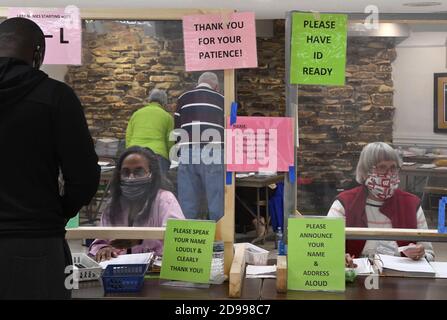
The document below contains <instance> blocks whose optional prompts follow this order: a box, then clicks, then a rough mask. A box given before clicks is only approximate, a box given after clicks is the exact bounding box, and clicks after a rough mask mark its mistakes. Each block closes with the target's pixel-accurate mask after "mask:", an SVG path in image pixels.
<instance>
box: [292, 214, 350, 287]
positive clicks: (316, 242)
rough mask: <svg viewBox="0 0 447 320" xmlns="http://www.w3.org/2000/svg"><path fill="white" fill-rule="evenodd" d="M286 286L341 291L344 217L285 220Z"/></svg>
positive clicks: (343, 280) (343, 260)
mask: <svg viewBox="0 0 447 320" xmlns="http://www.w3.org/2000/svg"><path fill="white" fill-rule="evenodd" d="M287 288H288V289H289V290H304V291H343V290H345V220H344V219H343V218H328V217H311V218H308V217H305V218H304V217H303V218H300V217H299V218H290V219H289V220H288V253H287Z"/></svg>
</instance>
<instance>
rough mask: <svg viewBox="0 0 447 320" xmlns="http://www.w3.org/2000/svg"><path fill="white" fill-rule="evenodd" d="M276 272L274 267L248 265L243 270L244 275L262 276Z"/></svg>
mask: <svg viewBox="0 0 447 320" xmlns="http://www.w3.org/2000/svg"><path fill="white" fill-rule="evenodd" d="M271 272H276V265H273V266H253V265H248V266H247V269H246V270H245V273H246V274H263V273H271Z"/></svg>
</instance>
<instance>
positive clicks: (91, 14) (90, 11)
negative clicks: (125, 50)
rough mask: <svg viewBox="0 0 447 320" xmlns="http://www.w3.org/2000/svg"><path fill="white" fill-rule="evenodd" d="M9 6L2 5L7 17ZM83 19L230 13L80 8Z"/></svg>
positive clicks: (223, 11)
mask: <svg viewBox="0 0 447 320" xmlns="http://www.w3.org/2000/svg"><path fill="white" fill-rule="evenodd" d="M7 10H8V7H0V17H6V15H7ZM80 11H81V19H89V20H90V19H96V20H118V19H121V20H146V21H148V20H182V17H183V16H185V15H195V14H228V13H231V12H233V10H229V9H151V8H80Z"/></svg>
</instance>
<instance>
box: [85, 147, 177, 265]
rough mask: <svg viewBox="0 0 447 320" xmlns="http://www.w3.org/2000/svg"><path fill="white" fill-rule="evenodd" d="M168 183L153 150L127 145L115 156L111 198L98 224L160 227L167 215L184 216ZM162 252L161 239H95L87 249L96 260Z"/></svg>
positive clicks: (175, 217) (164, 223)
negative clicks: (118, 157) (127, 254)
mask: <svg viewBox="0 0 447 320" xmlns="http://www.w3.org/2000/svg"><path fill="white" fill-rule="evenodd" d="M170 189H171V187H170V183H169V182H168V180H167V179H166V178H165V177H164V176H163V174H162V173H161V171H160V167H159V165H158V160H157V156H156V154H155V153H154V152H153V151H152V150H150V149H148V148H142V147H130V148H128V149H127V150H126V151H124V152H123V154H122V155H121V157H120V159H119V160H118V163H117V166H116V169H115V172H114V174H113V178H112V182H111V187H110V190H111V194H112V198H111V200H110V202H109V203H108V205H107V208H106V209H105V210H104V212H103V214H102V217H101V224H100V225H101V226H121V227H123V226H124V227H129V226H133V227H162V226H165V225H166V223H167V220H168V219H169V218H174V219H185V217H184V215H183V213H182V209H181V208H180V205H179V203H178V202H177V199H176V198H175V196H174V194H173V193H172V192H170V191H169V190H170ZM150 251H154V252H155V254H156V255H161V254H162V252H163V241H162V240H122V239H117V240H100V239H96V240H95V241H94V242H93V243H92V244H91V245H90V248H89V253H90V254H91V255H93V256H94V257H95V259H96V261H103V260H109V259H111V258H113V257H116V256H118V255H120V254H126V253H143V252H150Z"/></svg>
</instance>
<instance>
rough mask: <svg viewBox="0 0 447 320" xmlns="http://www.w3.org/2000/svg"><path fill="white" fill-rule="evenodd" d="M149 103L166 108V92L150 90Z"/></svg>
mask: <svg viewBox="0 0 447 320" xmlns="http://www.w3.org/2000/svg"><path fill="white" fill-rule="evenodd" d="M148 100H149V103H150V102H158V103H159V104H160V105H161V106H162V107H164V106H166V104H167V103H168V96H167V94H166V91H164V90H160V89H152V91H151V93H149V99H148Z"/></svg>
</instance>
